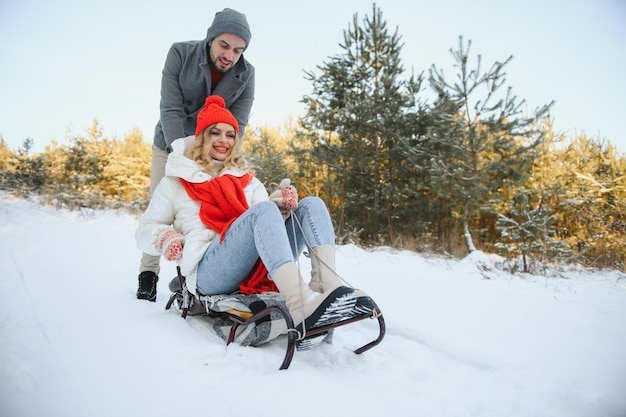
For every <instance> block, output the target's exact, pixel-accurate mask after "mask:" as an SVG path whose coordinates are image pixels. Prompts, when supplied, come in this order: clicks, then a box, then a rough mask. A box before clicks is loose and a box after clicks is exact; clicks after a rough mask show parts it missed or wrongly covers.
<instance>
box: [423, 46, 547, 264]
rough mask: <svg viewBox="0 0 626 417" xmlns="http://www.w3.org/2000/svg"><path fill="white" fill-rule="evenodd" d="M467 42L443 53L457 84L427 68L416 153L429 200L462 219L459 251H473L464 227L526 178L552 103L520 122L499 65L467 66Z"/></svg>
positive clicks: (517, 107)
mask: <svg viewBox="0 0 626 417" xmlns="http://www.w3.org/2000/svg"><path fill="white" fill-rule="evenodd" d="M470 47H471V41H469V42H467V45H466V44H465V43H464V41H463V38H462V37H460V38H459V48H458V49H457V50H452V49H451V50H450V52H451V54H452V56H453V58H454V61H455V68H456V69H457V71H458V73H457V74H456V77H457V80H456V81H454V82H450V81H448V80H447V79H446V78H445V76H444V71H443V70H441V69H438V68H437V67H435V66H434V65H433V66H432V68H431V70H430V75H429V83H430V86H431V88H432V89H433V90H434V91H435V92H436V94H437V97H438V98H437V100H436V101H435V103H434V106H433V109H432V112H431V120H432V125H431V126H429V132H428V134H427V135H426V139H425V141H424V143H423V144H422V147H421V148H420V149H419V151H418V153H426V154H427V155H428V156H429V158H430V164H431V165H430V167H429V168H430V171H431V178H432V180H431V181H432V182H431V186H432V190H433V194H434V196H436V198H439V199H441V200H443V201H446V202H448V203H449V204H450V206H451V207H452V208H453V210H454V211H455V212H456V214H457V215H458V216H459V217H461V218H462V222H463V235H464V239H465V243H466V246H467V249H468V250H469V251H470V252H471V251H473V250H475V249H476V247H475V244H474V239H473V237H472V233H471V230H470V229H471V228H470V224H471V222H472V220H473V219H476V218H479V217H480V215H481V214H484V213H488V212H490V211H492V208H491V207H490V206H491V204H493V202H494V201H497V200H499V199H500V196H499V195H498V194H499V192H498V190H499V189H500V188H501V187H503V186H504V185H508V186H511V185H515V184H520V183H522V182H523V181H524V180H525V179H526V175H527V174H526V173H528V172H529V171H530V165H531V163H532V161H533V159H534V157H535V149H536V147H537V146H538V145H539V144H540V143H541V142H542V140H543V132H542V131H541V130H537V129H534V126H537V124H536V123H535V122H536V121H538V120H541V119H543V118H545V117H546V116H547V114H548V110H549V108H550V107H551V106H552V104H549V105H545V106H542V107H540V108H538V109H536V110H535V112H534V114H533V115H531V116H522V108H523V105H524V101H518V100H517V97H516V96H515V95H513V94H512V89H511V87H508V88H506V90H505V91H502V87H503V86H504V84H505V81H506V78H505V75H506V73H505V72H504V68H505V66H506V65H507V64H508V63H509V62H510V61H511V59H512V56H511V57H509V58H508V59H506V60H505V61H504V62H495V63H494V64H493V65H492V66H491V68H490V69H489V70H488V71H487V72H483V71H482V66H481V65H482V62H481V56H480V55H478V58H477V63H476V66H475V68H473V69H472V68H471V67H470V57H469V53H470Z"/></svg>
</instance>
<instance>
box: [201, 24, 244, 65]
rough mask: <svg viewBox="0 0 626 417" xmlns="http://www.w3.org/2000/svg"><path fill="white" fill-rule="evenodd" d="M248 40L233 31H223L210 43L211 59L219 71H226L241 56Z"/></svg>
mask: <svg viewBox="0 0 626 417" xmlns="http://www.w3.org/2000/svg"><path fill="white" fill-rule="evenodd" d="M245 48H246V42H245V41H244V40H243V39H241V38H240V37H239V36H237V35H233V34H232V33H222V34H221V35H218V36H216V37H215V39H213V40H212V41H211V44H210V45H209V59H210V60H211V63H212V64H213V66H214V67H215V69H216V70H218V71H219V72H226V71H228V70H229V69H231V68H232V67H233V65H235V64H236V63H237V61H239V58H241V54H243V50H244V49H245Z"/></svg>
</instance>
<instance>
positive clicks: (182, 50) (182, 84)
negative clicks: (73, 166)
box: [137, 8, 254, 301]
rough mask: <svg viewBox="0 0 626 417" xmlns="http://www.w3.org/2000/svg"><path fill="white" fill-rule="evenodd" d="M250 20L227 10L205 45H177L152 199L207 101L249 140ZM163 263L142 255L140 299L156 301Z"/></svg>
mask: <svg viewBox="0 0 626 417" xmlns="http://www.w3.org/2000/svg"><path fill="white" fill-rule="evenodd" d="M251 37H252V35H251V33H250V26H249V25H248V21H247V19H246V16H245V15H244V14H243V13H240V12H238V11H236V10H233V9H229V8H226V9H224V10H222V11H221V12H217V13H216V14H215V18H214V19H213V23H212V24H211V26H210V27H209V29H208V30H207V36H206V38H205V39H204V40H200V41H187V42H176V43H174V44H173V45H172V46H171V48H170V50H169V52H168V54H167V58H166V60H165V65H164V67H163V76H162V79H161V103H160V118H159V122H158V123H157V125H156V129H155V133H154V143H153V145H152V164H151V173H150V195H152V193H153V192H154V189H155V188H156V186H157V185H158V184H159V181H161V179H162V178H163V177H164V175H165V162H166V160H167V155H168V154H169V152H170V151H171V148H170V145H171V143H172V142H173V141H174V140H175V139H178V138H182V137H186V136H189V135H193V134H194V133H195V130H196V117H197V115H198V113H199V112H200V110H202V108H203V107H204V103H205V100H206V98H207V96H210V95H219V96H221V97H222V98H223V99H224V101H225V102H226V108H228V109H229V110H230V111H231V113H232V114H233V116H235V118H236V119H237V122H238V123H239V137H240V138H243V134H244V131H245V127H246V125H247V124H248V118H249V116H250V110H251V109H252V102H253V101H254V67H253V66H252V64H250V63H249V62H248V61H247V60H246V59H245V58H244V57H243V52H244V51H245V50H246V49H247V48H248V46H249V45H250V39H251ZM159 261H160V257H158V256H151V255H147V254H145V253H144V254H142V257H141V265H140V267H139V288H138V290H137V298H138V299H143V300H149V301H156V285H157V281H158V280H159V277H158V274H159V269H160V266H159Z"/></svg>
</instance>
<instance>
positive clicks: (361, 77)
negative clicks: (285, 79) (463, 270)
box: [302, 4, 421, 242]
mask: <svg viewBox="0 0 626 417" xmlns="http://www.w3.org/2000/svg"><path fill="white" fill-rule="evenodd" d="M400 40H401V38H400V36H399V35H398V30H397V28H396V31H395V32H394V33H390V32H389V30H388V29H387V24H386V22H385V21H384V20H383V17H382V12H381V11H380V9H378V8H376V5H375V4H374V5H373V8H372V17H371V18H370V17H368V16H366V17H365V19H364V20H363V25H362V26H359V21H358V16H357V15H355V16H354V19H353V22H352V25H351V26H350V25H349V26H348V29H347V30H344V41H343V43H342V44H340V47H341V48H342V50H343V52H342V53H341V54H339V55H336V56H335V57H333V58H331V60H330V61H329V62H327V63H325V64H323V65H321V66H318V68H319V69H320V70H321V71H322V74H321V75H320V76H319V77H318V76H316V75H315V74H314V73H313V72H307V78H308V79H309V80H310V81H311V82H312V85H313V94H312V95H310V96H305V97H304V100H303V102H304V103H305V105H306V106H307V109H306V115H305V116H304V117H303V119H302V127H303V128H304V130H305V132H307V133H308V134H309V137H310V139H311V148H310V155H311V159H312V161H313V162H315V163H318V164H323V165H324V166H326V167H327V169H328V177H327V178H326V181H327V182H326V184H325V185H324V187H323V188H324V190H325V192H324V194H325V195H327V196H329V199H328V200H330V201H331V202H338V204H340V205H339V206H335V205H333V204H330V206H331V207H330V208H331V210H332V211H333V217H334V219H335V221H336V223H337V226H338V229H339V230H338V232H339V234H340V235H341V234H353V237H356V236H357V235H358V237H359V238H360V239H362V240H363V241H365V242H374V241H378V239H383V240H385V241H389V240H391V239H392V238H393V235H394V234H395V233H399V232H400V231H401V230H402V221H401V220H400V219H399V216H398V212H397V207H398V206H399V205H401V204H403V202H404V199H403V197H402V195H400V192H399V190H400V189H401V188H399V187H398V186H397V185H398V178H399V171H401V169H402V153H401V147H400V146H399V143H400V138H402V137H409V136H410V135H411V132H413V130H414V129H415V116H414V115H415V114H416V113H417V111H416V103H415V96H416V94H417V92H418V91H419V88H420V81H421V78H419V77H418V79H416V78H415V77H413V76H411V77H410V78H409V79H408V80H406V81H401V80H400V76H401V75H402V74H403V72H404V68H403V66H402V64H401V62H400V51H401V48H402V44H401V43H400ZM400 187H402V185H400Z"/></svg>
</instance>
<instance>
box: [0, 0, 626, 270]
mask: <svg viewBox="0 0 626 417" xmlns="http://www.w3.org/2000/svg"><path fill="white" fill-rule="evenodd" d="M339 45H340V48H341V52H340V53H339V54H337V55H335V56H332V57H330V58H328V60H327V61H325V62H323V63H322V64H320V65H318V66H317V67H316V68H315V69H312V70H310V71H307V72H306V79H307V81H308V82H310V85H311V94H309V95H306V96H304V97H303V98H302V102H303V103H304V104H305V111H304V115H302V116H300V117H299V118H298V119H297V120H288V121H285V124H284V126H282V127H279V128H277V127H270V126H250V127H249V128H248V129H246V136H245V137H244V138H243V143H244V148H245V150H246V152H247V155H249V159H250V160H251V161H252V162H253V164H254V166H255V169H256V172H257V176H258V177H259V178H260V179H261V180H262V181H264V182H265V184H266V186H268V187H269V186H270V184H271V183H277V182H279V181H280V180H281V179H282V178H285V177H289V178H291V179H292V181H293V182H295V184H296V187H297V188H298V190H299V193H300V196H301V197H304V196H305V195H317V196H320V197H321V198H323V199H324V200H325V201H326V203H327V204H328V206H329V209H330V212H331V215H332V218H333V221H334V224H335V227H336V232H337V238H338V241H339V243H348V242H350V243H355V244H358V245H361V246H363V247H369V246H381V245H386V246H391V247H394V248H401V249H410V250H414V251H420V252H434V253H442V254H448V255H451V256H463V255H465V254H467V253H468V252H472V251H474V250H477V249H478V250H483V251H485V252H497V253H500V254H502V255H503V256H504V257H505V259H507V261H506V265H504V266H505V267H507V268H508V269H510V270H512V271H516V270H520V271H525V272H533V273H541V271H542V269H543V268H544V267H546V266H547V265H549V264H552V263H555V262H565V263H579V264H581V265H583V266H586V267H595V268H612V269H618V270H622V271H624V270H626V266H625V265H626V264H625V261H626V259H625V258H626V218H625V217H626V215H625V213H626V211H625V208H626V177H625V176H624V171H625V169H626V159H625V157H624V155H623V154H621V153H620V152H618V150H617V149H615V148H614V147H613V146H612V145H611V142H610V140H606V139H600V138H594V137H588V136H586V135H585V134H575V135H574V136H571V135H565V134H562V133H560V132H557V131H555V130H554V129H553V119H552V118H551V117H550V109H551V107H552V105H553V103H546V104H545V105H542V106H540V107H537V108H535V109H533V110H529V109H528V108H527V105H526V103H525V101H524V100H523V99H520V98H518V96H517V95H516V93H515V92H514V89H513V87H512V86H510V85H508V84H507V80H506V66H507V64H508V63H509V62H510V61H511V59H512V57H508V58H506V59H503V60H502V61H496V62H493V63H484V62H482V58H481V55H480V54H476V53H474V51H473V45H472V42H471V40H466V39H463V38H462V37H460V38H459V41H458V45H455V46H453V47H452V48H451V49H450V53H451V55H452V57H453V59H454V62H455V65H454V69H455V73H453V74H452V75H449V74H444V71H443V70H442V69H440V67H438V66H437V65H435V64H433V65H432V66H431V67H430V68H428V69H425V70H424V71H422V72H421V73H418V74H409V75H408V76H407V74H406V71H405V69H404V67H403V65H402V62H401V59H400V51H401V49H402V37H401V36H400V34H399V29H398V28H395V30H390V29H389V28H388V27H387V23H386V21H385V20H384V18H383V14H382V11H381V10H380V9H379V8H377V7H376V6H375V5H373V7H372V12H371V14H369V15H366V16H365V17H364V18H363V19H360V18H359V16H358V15H355V16H354V19H353V21H352V22H351V23H350V24H349V25H348V27H347V29H345V30H344V38H343V40H342V41H341V42H340V44H339ZM147 139H148V140H150V139H151V138H147ZM609 139H610V138H609ZM150 155H151V145H150V144H149V143H148V141H146V140H144V136H143V133H142V132H141V131H139V130H138V129H136V128H135V129H132V130H131V131H130V132H129V133H128V134H126V135H125V136H124V137H122V138H117V137H113V138H107V137H104V134H103V129H102V127H101V126H100V124H99V122H98V121H97V120H94V121H93V124H92V125H91V126H90V127H88V128H86V129H85V132H84V134H78V135H71V136H68V137H66V138H65V143H58V142H57V141H52V142H50V143H49V144H48V145H47V146H46V147H45V150H44V151H42V152H39V153H33V152H32V139H30V138H26V139H25V140H24V142H23V145H22V146H21V147H20V148H18V149H15V150H14V149H10V148H9V146H8V145H7V144H6V142H5V141H4V140H3V139H2V140H0V189H3V190H5V191H8V192H13V193H16V194H18V195H20V196H25V197H29V198H33V199H38V200H40V201H41V202H42V203H43V204H49V205H54V206H57V207H67V208H72V209H82V208H116V209H124V210H132V211H135V212H137V213H138V214H139V213H141V212H142V211H143V210H144V209H145V207H146V206H147V204H148V200H149V175H150Z"/></svg>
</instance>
